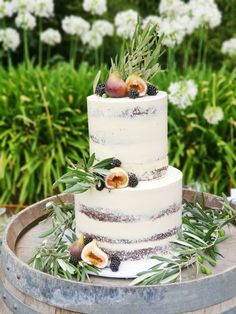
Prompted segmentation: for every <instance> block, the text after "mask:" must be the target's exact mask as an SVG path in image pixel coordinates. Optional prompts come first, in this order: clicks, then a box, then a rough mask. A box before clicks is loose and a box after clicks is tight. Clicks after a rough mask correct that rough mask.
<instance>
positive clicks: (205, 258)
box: [29, 196, 236, 285]
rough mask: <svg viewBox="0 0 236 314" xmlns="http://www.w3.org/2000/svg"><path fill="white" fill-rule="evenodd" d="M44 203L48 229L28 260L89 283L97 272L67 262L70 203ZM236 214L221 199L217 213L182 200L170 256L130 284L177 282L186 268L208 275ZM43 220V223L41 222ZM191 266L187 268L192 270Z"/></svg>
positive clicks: (72, 220)
mask: <svg viewBox="0 0 236 314" xmlns="http://www.w3.org/2000/svg"><path fill="white" fill-rule="evenodd" d="M58 200H59V204H55V203H52V202H50V203H48V204H47V206H46V209H45V210H51V212H50V214H49V216H48V217H47V218H46V219H45V220H48V219H50V220H51V221H52V226H51V227H50V228H49V229H48V230H46V231H45V232H44V233H43V234H42V235H41V237H42V238H45V240H44V241H43V242H42V244H41V246H40V247H39V248H38V249H37V250H36V252H35V253H34V255H33V256H32V258H31V259H30V260H29V264H31V265H32V266H33V267H34V268H36V269H38V270H40V271H43V272H45V273H49V274H51V275H54V276H57V277H61V278H64V279H72V278H76V279H77V280H78V281H85V280H89V274H91V273H92V274H96V275H97V274H99V269H98V268H96V267H94V266H91V265H88V264H87V263H85V262H83V261H81V262H79V264H78V266H74V265H73V264H71V263H70V259H69V257H70V254H69V246H70V245H71V243H73V242H74V241H75V240H76V235H75V216H74V215H75V214H74V206H73V205H72V204H65V203H63V202H62V201H61V200H60V198H58ZM235 219H236V211H235V209H233V208H232V207H231V205H230V203H229V201H228V200H227V198H226V197H225V196H224V202H223V204H222V209H221V210H213V209H208V208H206V207H205V205H204V204H203V205H202V206H200V204H199V203H197V202H194V204H190V203H189V202H187V201H184V208H183V228H182V230H181V231H180V232H179V234H178V239H177V240H175V241H173V257H170V258H166V257H161V256H153V257H152V258H153V259H155V260H156V262H157V263H156V265H155V266H154V267H152V268H151V269H149V270H147V271H145V272H142V273H139V274H137V275H138V277H137V278H136V279H134V280H133V281H132V282H131V285H154V284H165V283H173V282H176V281H181V279H182V271H183V269H185V268H188V267H189V266H190V265H191V266H192V267H194V268H195V274H196V275H197V274H198V273H199V271H201V272H202V273H203V274H205V275H211V274H212V270H211V269H210V268H209V266H208V264H210V265H211V266H213V267H214V266H215V265H216V264H217V257H218V256H221V254H220V252H219V249H218V244H219V243H220V242H222V241H225V240H226V239H227V236H226V234H225V230H224V227H225V226H226V225H229V224H230V223H232V222H234V221H235ZM45 220H44V221H45ZM192 267H191V268H192Z"/></svg>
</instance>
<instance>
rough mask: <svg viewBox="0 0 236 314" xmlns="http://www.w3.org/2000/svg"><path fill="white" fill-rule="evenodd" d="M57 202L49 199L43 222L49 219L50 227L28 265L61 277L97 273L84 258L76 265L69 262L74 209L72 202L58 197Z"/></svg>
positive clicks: (67, 277) (81, 277)
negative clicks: (47, 213) (65, 201)
mask: <svg viewBox="0 0 236 314" xmlns="http://www.w3.org/2000/svg"><path fill="white" fill-rule="evenodd" d="M58 200H59V204H55V203H52V202H49V203H48V204H47V205H46V208H45V210H47V211H48V210H51V212H50V214H49V215H48V217H47V218H46V219H44V220H43V222H46V221H47V220H51V222H52V226H51V227H50V228H49V229H48V230H46V231H45V232H43V233H42V234H41V235H40V237H41V238H44V241H43V242H42V244H41V245H40V246H39V247H38V248H37V249H36V251H35V253H34V254H33V256H32V258H31V259H30V260H29V261H28V264H30V265H32V267H33V268H35V269H38V270H40V271H42V272H44V273H48V274H50V275H53V276H56V277H60V278H64V279H72V278H74V277H75V278H76V279H77V280H78V281H85V280H89V273H94V274H98V273H99V269H98V268H97V267H94V266H91V265H89V264H87V263H85V262H84V261H79V263H78V265H77V266H74V265H73V264H72V263H71V262H70V253H69V246H70V245H71V244H72V243H73V242H74V241H75V240H76V235H75V223H74V222H75V211H74V206H73V205H72V204H65V203H64V202H62V201H61V199H60V198H59V197H58Z"/></svg>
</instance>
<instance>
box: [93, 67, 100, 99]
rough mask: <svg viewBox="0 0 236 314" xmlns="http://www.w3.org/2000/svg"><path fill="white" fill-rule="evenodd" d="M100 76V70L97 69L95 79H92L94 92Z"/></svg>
mask: <svg viewBox="0 0 236 314" xmlns="http://www.w3.org/2000/svg"><path fill="white" fill-rule="evenodd" d="M100 76H101V70H99V71H98V73H97V75H96V76H95V79H94V81H93V93H94V94H95V91H96V87H97V85H98V82H99V80H100Z"/></svg>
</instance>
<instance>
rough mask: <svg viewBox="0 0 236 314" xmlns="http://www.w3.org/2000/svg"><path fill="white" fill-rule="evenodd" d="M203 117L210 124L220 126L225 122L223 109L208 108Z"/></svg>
mask: <svg viewBox="0 0 236 314" xmlns="http://www.w3.org/2000/svg"><path fill="white" fill-rule="evenodd" d="M203 117H204V118H205V119H206V120H207V122H208V123H210V124H218V122H219V121H221V120H223V118H224V112H223V110H222V108H221V107H210V106H208V107H207V108H206V109H205V111H204V114H203Z"/></svg>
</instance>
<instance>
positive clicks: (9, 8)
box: [5, 1, 16, 17]
mask: <svg viewBox="0 0 236 314" xmlns="http://www.w3.org/2000/svg"><path fill="white" fill-rule="evenodd" d="M15 12H16V8H15V6H14V3H13V2H11V1H6V2H5V15H6V16H8V17H12V15H13V14H14V13H15Z"/></svg>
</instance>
